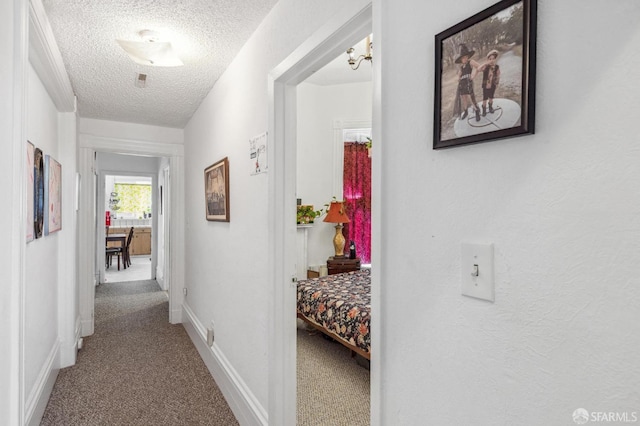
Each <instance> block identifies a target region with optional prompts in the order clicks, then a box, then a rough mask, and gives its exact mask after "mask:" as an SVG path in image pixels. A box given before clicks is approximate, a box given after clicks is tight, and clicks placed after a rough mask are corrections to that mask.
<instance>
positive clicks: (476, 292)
mask: <svg viewBox="0 0 640 426" xmlns="http://www.w3.org/2000/svg"><path fill="white" fill-rule="evenodd" d="M476 265H477V267H476ZM460 271H461V287H462V294H463V295H465V296H469V297H475V298H476V299H483V300H489V301H491V302H493V301H494V300H495V284H494V276H493V244H471V243H462V266H461V268H460Z"/></svg>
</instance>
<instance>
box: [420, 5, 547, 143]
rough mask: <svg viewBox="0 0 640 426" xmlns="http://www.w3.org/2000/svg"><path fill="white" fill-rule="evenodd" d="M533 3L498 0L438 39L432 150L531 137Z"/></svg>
mask: <svg viewBox="0 0 640 426" xmlns="http://www.w3.org/2000/svg"><path fill="white" fill-rule="evenodd" d="M536 1H537V0H503V1H500V2H498V3H496V4H494V5H493V6H491V7H489V8H487V9H485V10H483V11H482V12H479V13H477V14H475V15H473V16H471V17H470V18H468V19H466V20H464V21H462V22H460V23H458V24H456V25H454V26H453V27H451V28H449V29H447V30H445V31H443V32H441V33H440V34H437V35H436V37H435V96H434V102H435V105H434V126H433V129H434V135H433V149H441V148H450V147H454V146H459V145H467V144H473V143H480V142H487V141H491V140H496V139H503V138H508V137H514V136H520V135H525V134H533V133H534V124H535V59H536V9H537V3H536Z"/></svg>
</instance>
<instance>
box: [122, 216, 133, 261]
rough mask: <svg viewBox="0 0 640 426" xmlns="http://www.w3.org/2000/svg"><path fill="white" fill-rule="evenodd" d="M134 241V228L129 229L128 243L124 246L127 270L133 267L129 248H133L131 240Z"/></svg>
mask: <svg viewBox="0 0 640 426" xmlns="http://www.w3.org/2000/svg"><path fill="white" fill-rule="evenodd" d="M132 239H133V226H132V227H131V229H129V235H128V236H127V242H126V244H125V246H124V253H123V259H124V265H125V268H126V267H129V266H131V255H130V253H129V247H130V246H131V240H132Z"/></svg>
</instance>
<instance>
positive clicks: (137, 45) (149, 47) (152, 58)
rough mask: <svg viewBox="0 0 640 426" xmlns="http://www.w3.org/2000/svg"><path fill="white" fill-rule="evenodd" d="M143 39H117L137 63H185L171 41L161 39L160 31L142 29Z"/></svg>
mask: <svg viewBox="0 0 640 426" xmlns="http://www.w3.org/2000/svg"><path fill="white" fill-rule="evenodd" d="M138 34H139V35H140V38H141V41H130V40H119V39H118V40H116V41H117V42H118V44H119V45H120V47H122V48H123V49H124V51H125V52H127V54H128V55H129V57H130V58H131V59H132V60H133V61H134V62H135V63H137V64H140V65H152V66H154V67H179V66H181V65H184V64H183V63H182V61H181V60H180V58H178V56H177V55H176V54H175V52H174V51H173V48H172V47H171V43H169V42H167V41H160V37H159V35H158V33H156V32H155V31H151V30H142V31H140V32H139V33H138Z"/></svg>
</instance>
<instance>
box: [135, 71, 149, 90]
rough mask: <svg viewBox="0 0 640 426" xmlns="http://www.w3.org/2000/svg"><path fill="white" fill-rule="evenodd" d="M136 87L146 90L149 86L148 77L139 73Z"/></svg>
mask: <svg viewBox="0 0 640 426" xmlns="http://www.w3.org/2000/svg"><path fill="white" fill-rule="evenodd" d="M135 85H136V87H139V88H141V89H144V88H145V86H146V85H147V75H146V74H140V73H138V74H137V76H136V83H135Z"/></svg>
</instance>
